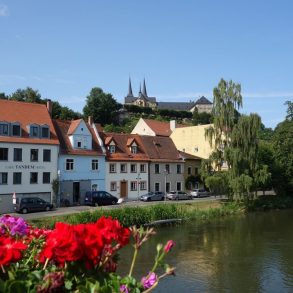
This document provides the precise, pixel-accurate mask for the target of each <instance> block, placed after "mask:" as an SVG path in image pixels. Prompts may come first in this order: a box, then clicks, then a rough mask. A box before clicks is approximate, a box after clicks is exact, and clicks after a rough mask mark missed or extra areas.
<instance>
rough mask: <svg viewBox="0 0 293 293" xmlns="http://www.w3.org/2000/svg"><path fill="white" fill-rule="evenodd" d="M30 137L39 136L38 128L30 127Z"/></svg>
mask: <svg viewBox="0 0 293 293" xmlns="http://www.w3.org/2000/svg"><path fill="white" fill-rule="evenodd" d="M30 136H32V137H38V136H39V127H38V126H36V125H31V127H30Z"/></svg>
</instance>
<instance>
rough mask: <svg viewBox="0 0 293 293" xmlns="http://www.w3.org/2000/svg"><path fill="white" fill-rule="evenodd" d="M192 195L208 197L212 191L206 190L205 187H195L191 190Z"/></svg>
mask: <svg viewBox="0 0 293 293" xmlns="http://www.w3.org/2000/svg"><path fill="white" fill-rule="evenodd" d="M190 195H191V196H192V197H207V196H210V193H209V192H208V191H207V190H205V189H203V188H202V189H193V190H192V191H191V192H190Z"/></svg>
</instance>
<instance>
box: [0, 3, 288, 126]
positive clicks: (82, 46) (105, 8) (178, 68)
mask: <svg viewBox="0 0 293 293" xmlns="http://www.w3.org/2000/svg"><path fill="white" fill-rule="evenodd" d="M292 12H293V1H291V0H265V1H264V0H253V1H252V0H245V1H244V0H243V1H235V0H231V1H230V0H221V1H218V0H181V1H180V0H176V1H174V0H123V1H121V0H115V1H114V0H96V1H95V0H79V1H78V0H62V1H60V0H50V1H49V0H47V1H46V0H43V1H38V0H26V1H23V0H0V92H5V93H6V94H11V93H13V92H14V91H16V90H17V89H18V88H26V87H27V86H29V87H32V88H33V89H37V90H38V91H39V92H40V94H41V95H42V97H43V98H50V99H52V100H58V101H59V102H60V103H61V104H62V105H66V106H68V107H70V108H72V109H74V110H76V111H79V112H82V109H83V107H84V105H85V100H86V96H87V95H88V94H89V92H90V90H91V89H92V88H93V87H100V88H102V89H103V90H104V91H105V92H108V93H111V94H113V96H114V97H115V98H116V99H117V101H118V102H120V103H122V102H123V101H124V97H125V96H126V94H127V90H128V79H129V77H131V80H132V86H133V92H134V94H135V95H136V94H137V93H138V90H139V85H140V83H141V82H142V81H143V79H144V78H145V80H146V86H147V91H148V95H149V96H153V97H156V98H157V101H178V102H180V101H182V102H187V101H190V100H196V99H198V98H199V97H200V96H201V95H204V96H206V97H207V98H208V99H209V100H211V101H212V100H213V88H214V87H215V86H217V84H218V82H219V81H220V79H221V78H224V79H225V80H230V79H231V80H233V81H234V82H236V83H240V84H241V87H242V96H243V108H242V109H241V111H240V112H242V113H244V114H249V113H251V112H254V113H258V114H259V115H260V116H261V118H262V122H263V123H264V124H265V126H266V127H272V128H274V127H275V126H276V125H277V124H278V123H279V122H281V121H283V120H284V119H285V116H286V106H285V105H284V103H285V101H288V100H289V101H292V97H293V82H292V80H293V73H292V68H293V58H292V52H293V29H292V28H293V17H292Z"/></svg>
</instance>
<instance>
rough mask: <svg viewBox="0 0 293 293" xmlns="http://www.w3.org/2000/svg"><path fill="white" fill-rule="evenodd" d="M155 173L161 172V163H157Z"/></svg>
mask: <svg viewBox="0 0 293 293" xmlns="http://www.w3.org/2000/svg"><path fill="white" fill-rule="evenodd" d="M155 173H156V174H158V173H160V165H159V164H155Z"/></svg>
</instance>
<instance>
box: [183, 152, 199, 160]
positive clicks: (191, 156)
mask: <svg viewBox="0 0 293 293" xmlns="http://www.w3.org/2000/svg"><path fill="white" fill-rule="evenodd" d="M178 152H179V156H180V157H181V158H183V159H184V160H202V158H200V157H197V156H193V155H191V154H188V153H185V152H182V151H178Z"/></svg>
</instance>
